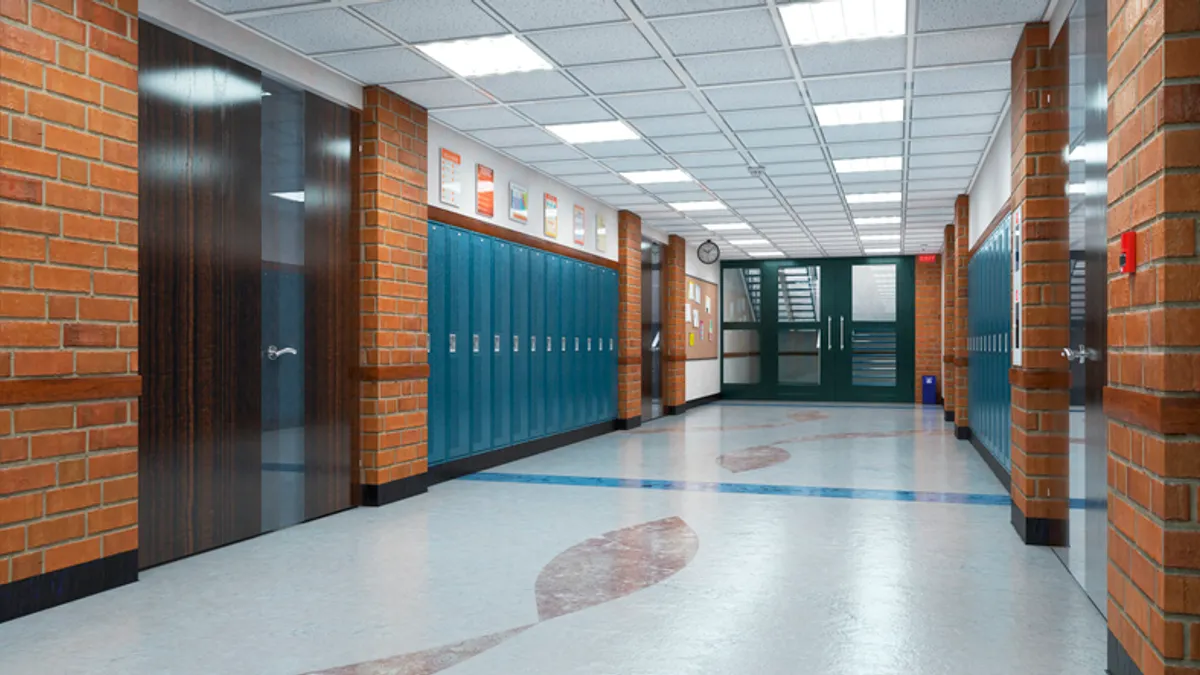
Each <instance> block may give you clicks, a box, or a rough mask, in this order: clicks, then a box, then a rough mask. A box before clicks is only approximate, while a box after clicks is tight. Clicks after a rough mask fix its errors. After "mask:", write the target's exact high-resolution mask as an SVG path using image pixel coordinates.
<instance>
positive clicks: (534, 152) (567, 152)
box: [505, 143, 584, 162]
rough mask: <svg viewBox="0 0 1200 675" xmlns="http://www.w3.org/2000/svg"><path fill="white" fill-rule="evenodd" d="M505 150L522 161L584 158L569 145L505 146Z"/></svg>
mask: <svg viewBox="0 0 1200 675" xmlns="http://www.w3.org/2000/svg"><path fill="white" fill-rule="evenodd" d="M505 152H507V153H508V154H510V155H512V156H513V157H516V158H517V159H518V160H519V161H522V162H546V161H552V160H564V159H584V157H583V155H581V154H579V151H578V150H576V149H575V148H572V147H571V146H569V145H563V144H561V143H560V144H558V145H531V146H529V147H528V148H507V149H505Z"/></svg>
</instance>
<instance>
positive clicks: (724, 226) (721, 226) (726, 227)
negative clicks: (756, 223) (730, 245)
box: [702, 223, 750, 232]
mask: <svg viewBox="0 0 1200 675" xmlns="http://www.w3.org/2000/svg"><path fill="white" fill-rule="evenodd" d="M702 224H703V225H704V227H706V228H708V230H709V231H712V232H732V231H734V230H748V229H750V226H749V225H747V224H746V223H702Z"/></svg>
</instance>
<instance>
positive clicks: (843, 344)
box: [838, 316, 846, 351]
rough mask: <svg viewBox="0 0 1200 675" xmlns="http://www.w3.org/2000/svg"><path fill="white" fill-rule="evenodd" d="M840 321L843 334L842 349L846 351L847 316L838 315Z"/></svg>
mask: <svg viewBox="0 0 1200 675" xmlns="http://www.w3.org/2000/svg"><path fill="white" fill-rule="evenodd" d="M838 323H839V324H841V329H840V333H841V336H842V346H841V351H846V317H844V316H842V317H838Z"/></svg>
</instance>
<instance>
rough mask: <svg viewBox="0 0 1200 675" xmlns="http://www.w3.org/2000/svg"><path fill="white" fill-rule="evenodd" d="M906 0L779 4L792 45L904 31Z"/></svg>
mask: <svg viewBox="0 0 1200 675" xmlns="http://www.w3.org/2000/svg"><path fill="white" fill-rule="evenodd" d="M907 9H908V3H907V2H906V0H825V1H820V2H811V1H810V2H796V3H792V4H789V5H781V6H780V7H779V16H780V17H781V18H782V19H783V27H784V29H786V30H787V34H788V40H790V41H791V43H792V44H794V45H815V44H820V43H823V42H846V41H848V40H870V39H872V38H881V37H892V36H896V35H904V33H905V31H906V25H905V20H906V18H907V17H906V14H907Z"/></svg>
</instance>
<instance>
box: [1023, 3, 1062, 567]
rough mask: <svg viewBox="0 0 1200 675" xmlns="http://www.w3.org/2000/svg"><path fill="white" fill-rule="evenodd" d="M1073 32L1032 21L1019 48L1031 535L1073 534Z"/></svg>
mask: <svg viewBox="0 0 1200 675" xmlns="http://www.w3.org/2000/svg"><path fill="white" fill-rule="evenodd" d="M1067 56H1068V50H1067V49H1066V35H1065V33H1064V34H1063V35H1062V36H1061V37H1060V39H1059V47H1057V48H1055V49H1052V48H1051V47H1050V28H1049V26H1048V25H1047V24H1045V23H1038V24H1030V25H1028V26H1026V27H1025V31H1024V33H1023V35H1022V37H1021V41H1020V42H1019V43H1018V44H1017V51H1016V53H1015V54H1014V55H1013V67H1012V72H1013V82H1012V86H1013V94H1012V100H1013V107H1012V128H1013V134H1012V158H1013V161H1012V167H1013V174H1012V188H1013V195H1012V205H1013V214H1014V220H1015V219H1016V218H1017V217H1018V216H1019V217H1020V220H1021V239H1020V241H1019V242H1015V244H1017V245H1019V246H1020V247H1021V248H1020V250H1021V285H1020V300H1021V316H1020V345H1021V361H1020V364H1019V365H1015V366H1014V367H1013V368H1012V370H1011V373H1010V376H1009V380H1010V381H1011V383H1012V448H1011V454H1012V522H1013V527H1015V528H1016V530H1017V532H1018V533H1019V534H1020V535H1021V539H1022V540H1024V541H1025V543H1027V544H1041V545H1048V546H1065V545H1066V544H1067V516H1068V502H1067V500H1068V496H1069V495H1068V489H1067V475H1068V474H1067V461H1068V448H1069V442H1070V439H1069V434H1070V404H1071V392H1070V388H1071V373H1070V369H1069V364H1068V363H1067V360H1066V359H1065V358H1063V356H1062V350H1063V348H1064V347H1066V346H1067V341H1068V339H1069V337H1070V319H1071V317H1070V302H1071V289H1070V260H1069V257H1070V242H1069V237H1070V226H1069V224H1068V221H1067V207H1068V205H1067V196H1066V182H1067V171H1066V163H1065V162H1064V161H1063V150H1064V149H1065V148H1066V147H1067V142H1068V139H1067V128H1068V122H1069V118H1068V111H1067V96H1066V85H1067V75H1068V73H1067Z"/></svg>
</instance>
